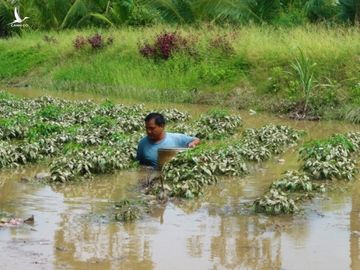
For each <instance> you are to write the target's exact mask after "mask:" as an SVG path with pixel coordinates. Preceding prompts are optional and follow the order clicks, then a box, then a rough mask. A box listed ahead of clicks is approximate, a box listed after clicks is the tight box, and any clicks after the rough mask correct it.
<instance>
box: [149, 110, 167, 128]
mask: <svg viewBox="0 0 360 270" xmlns="http://www.w3.org/2000/svg"><path fill="white" fill-rule="evenodd" d="M152 119H154V120H155V124H156V125H157V126H159V127H163V126H165V123H166V121H165V117H164V116H163V115H162V114H161V113H149V114H148V115H147V116H146V117H145V122H149V121H150V120H152Z"/></svg>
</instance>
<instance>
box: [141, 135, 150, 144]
mask: <svg viewBox="0 0 360 270" xmlns="http://www.w3.org/2000/svg"><path fill="white" fill-rule="evenodd" d="M148 143H149V140H148V137H147V136H145V137H143V138H142V139H141V140H140V141H139V146H142V145H145V144H148Z"/></svg>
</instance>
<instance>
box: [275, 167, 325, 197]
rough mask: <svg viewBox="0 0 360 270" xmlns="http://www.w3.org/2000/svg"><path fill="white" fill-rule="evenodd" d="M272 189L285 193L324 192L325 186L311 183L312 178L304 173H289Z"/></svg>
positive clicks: (276, 182)
mask: <svg viewBox="0 0 360 270" xmlns="http://www.w3.org/2000/svg"><path fill="white" fill-rule="evenodd" d="M270 189H277V190H281V191H284V192H311V191H320V192H324V191H325V187H324V185H319V184H317V183H313V182H311V181H310V178H309V177H308V176H307V175H306V174H305V173H302V172H298V171H287V172H285V173H284V175H283V177H282V178H280V179H279V180H277V181H275V182H273V183H272V184H271V187H270Z"/></svg>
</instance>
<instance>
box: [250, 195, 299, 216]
mask: <svg viewBox="0 0 360 270" xmlns="http://www.w3.org/2000/svg"><path fill="white" fill-rule="evenodd" d="M253 205H254V209H255V211H256V212H258V213H264V214H268V215H279V214H293V213H295V212H296V211H298V207H297V206H296V204H295V202H294V200H293V199H291V198H290V197H289V196H288V195H287V194H286V193H284V192H282V191H279V190H276V189H271V190H270V191H269V193H268V194H266V195H264V196H263V197H260V198H258V199H256V200H255V201H254V204H253Z"/></svg>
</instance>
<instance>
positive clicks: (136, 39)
mask: <svg viewBox="0 0 360 270" xmlns="http://www.w3.org/2000/svg"><path fill="white" fill-rule="evenodd" d="M164 31H177V32H179V33H180V34H181V35H182V36H185V37H188V38H189V39H190V40H191V41H192V42H193V43H194V44H195V45H194V46H193V48H194V50H195V51H196V54H195V56H189V55H188V54H176V55H175V56H174V57H173V58H172V59H170V60H168V61H153V60H150V59H146V58H143V57H142V56H141V55H140V54H139V52H138V46H139V43H144V42H146V41H148V42H150V43H151V42H153V40H154V37H155V36H156V35H157V34H159V33H161V32H164ZM97 32H99V33H101V34H102V35H103V36H104V37H110V36H111V37H113V38H114V43H113V44H112V45H110V46H107V47H105V48H103V49H100V50H92V49H91V48H85V49H81V50H76V49H75V48H74V46H73V42H74V40H75V38H76V37H77V36H79V35H82V36H84V37H87V36H90V35H92V34H94V33H97ZM45 35H46V36H51V37H53V38H55V40H56V41H55V42H49V41H46V40H45V39H44V37H45ZM219 36H225V37H226V40H228V41H229V44H230V45H231V47H232V48H233V52H232V53H229V54H227V53H223V52H221V51H219V50H217V49H214V48H211V46H210V44H211V40H213V39H214V38H216V37H219ZM299 49H301V51H303V52H304V53H305V54H306V55H307V56H308V57H309V59H311V61H312V62H316V63H317V65H316V68H315V70H314V79H315V80H316V83H317V87H315V88H314V90H313V97H312V98H311V100H313V102H312V103H313V104H312V105H313V106H315V105H316V104H317V103H318V104H322V105H321V106H323V107H321V108H316V110H318V111H321V112H322V113H323V114H324V115H326V108H327V106H328V107H329V106H334V104H335V105H336V106H338V105H339V103H340V106H341V105H344V107H345V105H346V104H347V103H351V104H353V105H354V106H358V105H360V99H359V98H357V99H356V98H355V99H354V98H353V96H354V91H355V90H353V89H357V88H356V87H358V86H357V85H358V83H359V79H358V74H359V72H360V65H359V64H360V30H358V29H356V28H342V27H336V28H327V27H325V26H319V25H317V26H315V25H314V26H302V27H296V28H286V29H282V28H274V27H271V26H246V27H242V28H220V27H215V26H201V27H198V28H196V27H185V26H184V27H181V28H180V29H179V28H175V27H174V28H172V27H170V26H164V25H158V26H154V27H151V28H121V29H108V30H104V29H86V30H81V32H79V31H78V30H69V31H62V32H50V33H42V32H33V33H23V35H22V36H21V37H14V38H11V39H8V40H0V80H1V82H2V83H3V84H9V83H11V82H14V81H15V82H16V81H18V80H19V79H20V78H21V81H22V82H25V83H26V84H30V85H31V86H32V87H34V88H46V89H54V90H61V91H63V90H66V91H79V92H81V91H84V92H91V93H101V94H103V95H105V96H118V97H122V98H125V99H136V100H141V101H155V102H159V101H160V102H161V101H171V102H202V101H205V100H206V102H209V101H210V102H211V100H216V102H218V101H219V100H224V99H222V98H220V99H219V98H217V99H212V98H211V96H212V95H217V96H218V95H223V96H224V97H226V96H230V97H231V98H232V99H237V100H238V101H239V103H241V102H242V101H241V100H242V99H244V100H245V99H246V97H245V96H244V95H245V94H237V93H239V91H238V90H237V91H234V89H239V88H241V91H240V92H241V93H251V98H249V99H250V100H251V102H250V103H247V106H252V107H257V108H260V109H269V108H270V109H271V108H274V107H276V106H273V105H274V104H276V102H277V101H278V100H279V99H280V100H282V99H284V100H287V101H298V100H300V99H301V96H302V94H301V90H300V89H299V82H298V81H297V77H296V74H294V72H293V70H292V69H291V63H293V61H294V59H296V58H297V57H299V51H300V50H299ZM244 88H246V89H244ZM195 89H196V90H195ZM355 95H357V92H356V93H355ZM209 96H210V98H209ZM253 97H255V99H254V98H253ZM317 101H319V102H317ZM214 102H215V101H214ZM233 103H234V102H233ZM354 103H355V104H354ZM235 104H236V102H235ZM269 104H270V105H269Z"/></svg>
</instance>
